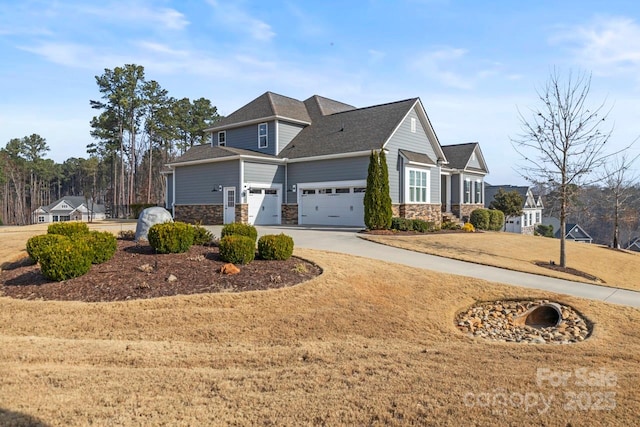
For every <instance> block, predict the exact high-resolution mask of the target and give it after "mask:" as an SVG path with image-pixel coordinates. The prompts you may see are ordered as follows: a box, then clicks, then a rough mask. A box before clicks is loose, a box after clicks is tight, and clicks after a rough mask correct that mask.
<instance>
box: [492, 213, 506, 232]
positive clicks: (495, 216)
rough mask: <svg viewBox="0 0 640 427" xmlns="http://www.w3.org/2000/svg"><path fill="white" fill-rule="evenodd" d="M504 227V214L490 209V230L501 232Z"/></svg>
mask: <svg viewBox="0 0 640 427" xmlns="http://www.w3.org/2000/svg"><path fill="white" fill-rule="evenodd" d="M503 226H504V213H503V212H502V211H499V210H497V209H489V230H492V231H500V230H502V227H503Z"/></svg>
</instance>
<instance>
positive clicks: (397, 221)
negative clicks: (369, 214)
mask: <svg viewBox="0 0 640 427" xmlns="http://www.w3.org/2000/svg"><path fill="white" fill-rule="evenodd" d="M391 229H392V230H398V231H409V230H413V221H412V220H410V219H407V218H397V217H394V218H391Z"/></svg>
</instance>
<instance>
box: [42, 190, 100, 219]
mask: <svg viewBox="0 0 640 427" xmlns="http://www.w3.org/2000/svg"><path fill="white" fill-rule="evenodd" d="M105 217H106V215H105V208H104V205H101V204H98V203H91V201H87V199H86V198H84V197H82V196H64V197H62V198H60V199H58V200H56V201H55V202H53V203H51V204H50V205H48V206H40V207H39V208H38V209H36V210H35V211H33V212H32V214H31V218H32V219H31V220H32V222H33V223H34V224H38V223H40V224H42V223H48V222H59V221H84V222H89V221H90V220H91V221H92V220H102V219H105Z"/></svg>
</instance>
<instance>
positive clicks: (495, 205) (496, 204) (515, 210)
mask: <svg viewBox="0 0 640 427" xmlns="http://www.w3.org/2000/svg"><path fill="white" fill-rule="evenodd" d="M523 206H524V199H523V198H522V195H521V194H520V193H518V192H517V191H515V190H513V191H504V190H503V189H502V188H500V189H498V192H497V193H496V195H495V196H493V201H492V202H491V204H490V205H489V208H490V209H497V210H499V211H502V213H504V217H505V218H509V217H513V216H520V215H522V207H523ZM505 227H506V222H505Z"/></svg>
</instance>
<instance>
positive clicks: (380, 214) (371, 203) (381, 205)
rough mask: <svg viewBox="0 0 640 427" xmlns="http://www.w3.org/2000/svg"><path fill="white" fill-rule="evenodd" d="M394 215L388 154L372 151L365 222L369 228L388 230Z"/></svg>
mask: <svg viewBox="0 0 640 427" xmlns="http://www.w3.org/2000/svg"><path fill="white" fill-rule="evenodd" d="M392 216H393V213H392V210H391V196H390V194H389V172H388V169H387V161H386V156H385V155H384V152H383V151H381V152H380V155H378V153H377V152H376V151H372V152H371V156H370V157H369V171H368V174H367V189H366V192H365V194H364V223H365V225H366V226H367V228H368V229H369V230H387V229H389V227H391V218H392Z"/></svg>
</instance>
